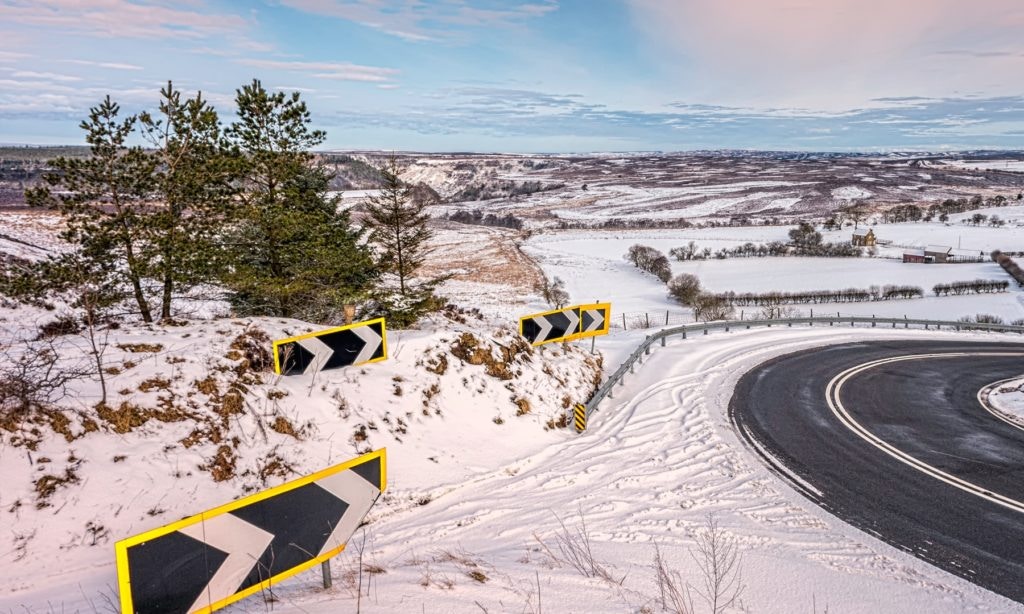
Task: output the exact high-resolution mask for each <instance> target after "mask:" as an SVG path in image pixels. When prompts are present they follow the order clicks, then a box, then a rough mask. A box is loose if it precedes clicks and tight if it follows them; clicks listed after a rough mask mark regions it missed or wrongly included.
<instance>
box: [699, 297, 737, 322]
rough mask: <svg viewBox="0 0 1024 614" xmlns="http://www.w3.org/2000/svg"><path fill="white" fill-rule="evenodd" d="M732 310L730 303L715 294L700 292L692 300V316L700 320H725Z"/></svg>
mask: <svg viewBox="0 0 1024 614" xmlns="http://www.w3.org/2000/svg"><path fill="white" fill-rule="evenodd" d="M733 311H734V310H733V307H732V305H730V304H729V302H728V301H727V300H725V299H723V298H722V297H720V296H718V295H716V294H707V293H701V294H698V295H697V298H696V299H694V301H693V317H694V318H695V319H696V320H698V321H701V322H713V321H715V320H725V319H726V318H728V317H730V316H732V314H733Z"/></svg>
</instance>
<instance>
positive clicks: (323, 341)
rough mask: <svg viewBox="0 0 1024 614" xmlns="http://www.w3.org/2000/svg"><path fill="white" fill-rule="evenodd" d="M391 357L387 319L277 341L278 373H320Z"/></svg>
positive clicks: (275, 348) (276, 365)
mask: <svg viewBox="0 0 1024 614" xmlns="http://www.w3.org/2000/svg"><path fill="white" fill-rule="evenodd" d="M387 357H388V340H387V331H386V330H385V328H384V318H377V319H376V320H367V321H365V322H356V323H355V324H348V325H346V326H338V327H336V328H328V329H327V330H320V331H317V332H314V333H308V334H305V335H299V336H297V337H288V338H287V339H278V340H277V341H274V372H275V373H278V374H284V375H295V374H299V373H302V374H306V373H316V372H317V371H323V370H326V369H337V368H339V367H349V366H353V365H361V364H364V363H368V362H378V361H381V360H384V359H385V358H387Z"/></svg>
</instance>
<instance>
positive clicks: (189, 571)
mask: <svg viewBox="0 0 1024 614" xmlns="http://www.w3.org/2000/svg"><path fill="white" fill-rule="evenodd" d="M386 487H387V453H386V450H384V449H381V450H377V451H375V452H371V453H369V454H364V455H363V456H360V457H359V458H355V459H353V460H350V461H348V462H345V463H341V464H340V465H335V466H333V467H330V468H328V469H324V470H323V471H319V472H317V473H314V474H312V475H308V476H306V477H303V478H300V479H298V480H294V481H292V482H288V483H286V484H282V485H280V486H276V487H274V488H271V489H269V490H265V491H263V492H259V493H256V494H254V495H250V496H248V497H244V498H242V499H239V500H237V501H233V502H231V503H228V504H225V505H222V506H220V507H217V508H214V509H212V510H209V511H206V512H202V513H200V514H197V515H195V516H191V517H189V518H185V519H184V520H179V521H178V522H174V523H171V524H169V525H166V526H163V527H160V528H158V529H153V530H151V531H147V532H145V533H142V534H140V535H136V536H134V537H129V538H127V539H124V540H121V541H119V542H117V544H116V545H115V546H114V552H115V557H116V560H117V576H118V587H119V590H120V599H121V612H122V614H137V613H138V614H144V613H146V612H153V611H160V612H167V613H175V614H176V613H178V612H181V614H195V613H200V614H207V613H209V612H213V611H214V610H217V609H220V608H223V607H224V606H227V605H229V604H231V603H234V602H236V601H238V600H240V599H243V598H245V597H248V596H249V595H252V594H253V593H256V592H258V591H261V590H263V589H265V588H267V587H269V586H270V585H271V584H276V583H278V582H281V581H282V580H284V579H286V578H289V577H291V576H294V575H295V574H297V573H299V572H301V571H304V570H306V569H309V568H310V567H313V566H314V565H316V564H318V563H322V562H323V561H326V560H327V559H329V558H330V557H332V556H334V555H336V554H338V553H339V552H341V551H342V550H344V549H345V542H347V541H348V539H349V537H351V535H352V533H353V532H354V531H355V530H356V528H357V527H358V526H359V524H360V523H361V522H362V519H363V517H364V516H365V515H366V512H368V511H369V509H370V507H372V506H373V503H374V502H375V501H376V500H377V497H378V496H379V495H380V493H381V492H383V491H384V490H385V488H386Z"/></svg>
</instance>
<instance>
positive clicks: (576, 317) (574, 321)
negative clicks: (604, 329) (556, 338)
mask: <svg viewBox="0 0 1024 614" xmlns="http://www.w3.org/2000/svg"><path fill="white" fill-rule="evenodd" d="M562 313H564V314H565V317H567V318H569V326H568V327H567V328H566V329H565V336H566V337H568V336H569V335H575V334H576V333H578V332H580V314H579V312H578V311H576V310H575V309H567V310H565V311H563V312H562Z"/></svg>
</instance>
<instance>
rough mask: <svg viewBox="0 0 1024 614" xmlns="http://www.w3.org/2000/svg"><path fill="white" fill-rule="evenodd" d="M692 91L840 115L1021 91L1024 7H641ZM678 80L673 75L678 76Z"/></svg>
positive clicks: (739, 0)
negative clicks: (888, 102) (890, 103)
mask: <svg viewBox="0 0 1024 614" xmlns="http://www.w3.org/2000/svg"><path fill="white" fill-rule="evenodd" d="M630 6H631V9H632V12H633V16H634V19H635V23H636V25H637V26H638V28H639V29H640V30H641V32H642V33H644V34H646V35H648V36H649V37H650V38H651V40H652V41H654V42H655V44H656V46H657V48H659V49H660V50H662V51H664V50H666V49H667V50H669V52H670V54H671V55H670V61H674V62H675V63H676V65H677V66H678V67H679V69H678V71H676V74H677V76H678V77H679V81H678V82H677V83H680V84H682V83H685V84H686V85H688V86H689V90H688V91H689V93H690V94H693V93H696V92H700V94H701V95H703V96H707V97H709V98H714V99H715V100H714V101H715V102H719V103H726V104H729V103H739V104H748V103H755V104H762V105H764V104H768V105H776V104H777V105H786V106H794V105H796V106H809V107H819V108H832V109H835V108H841V107H844V106H851V105H863V104H866V103H867V102H868V101H869V100H871V99H873V98H879V97H883V96H895V95H901V94H918V95H954V94H961V95H962V94H971V93H983V94H1001V93H1019V87H1018V86H1017V85H1016V84H1015V83H1014V82H1017V83H1019V82H1020V81H1021V79H1020V77H1021V76H1022V74H1021V69H1022V68H1024V43H1022V42H1021V41H1020V40H1019V39H1018V36H1017V35H1016V32H1017V31H1019V29H1020V27H1021V26H1022V25H1024V2H1020V1H1019V0H975V1H973V2H964V1H963V0H898V1H894V0H677V1H667V0H630ZM669 70H670V71H671V69H669Z"/></svg>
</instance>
